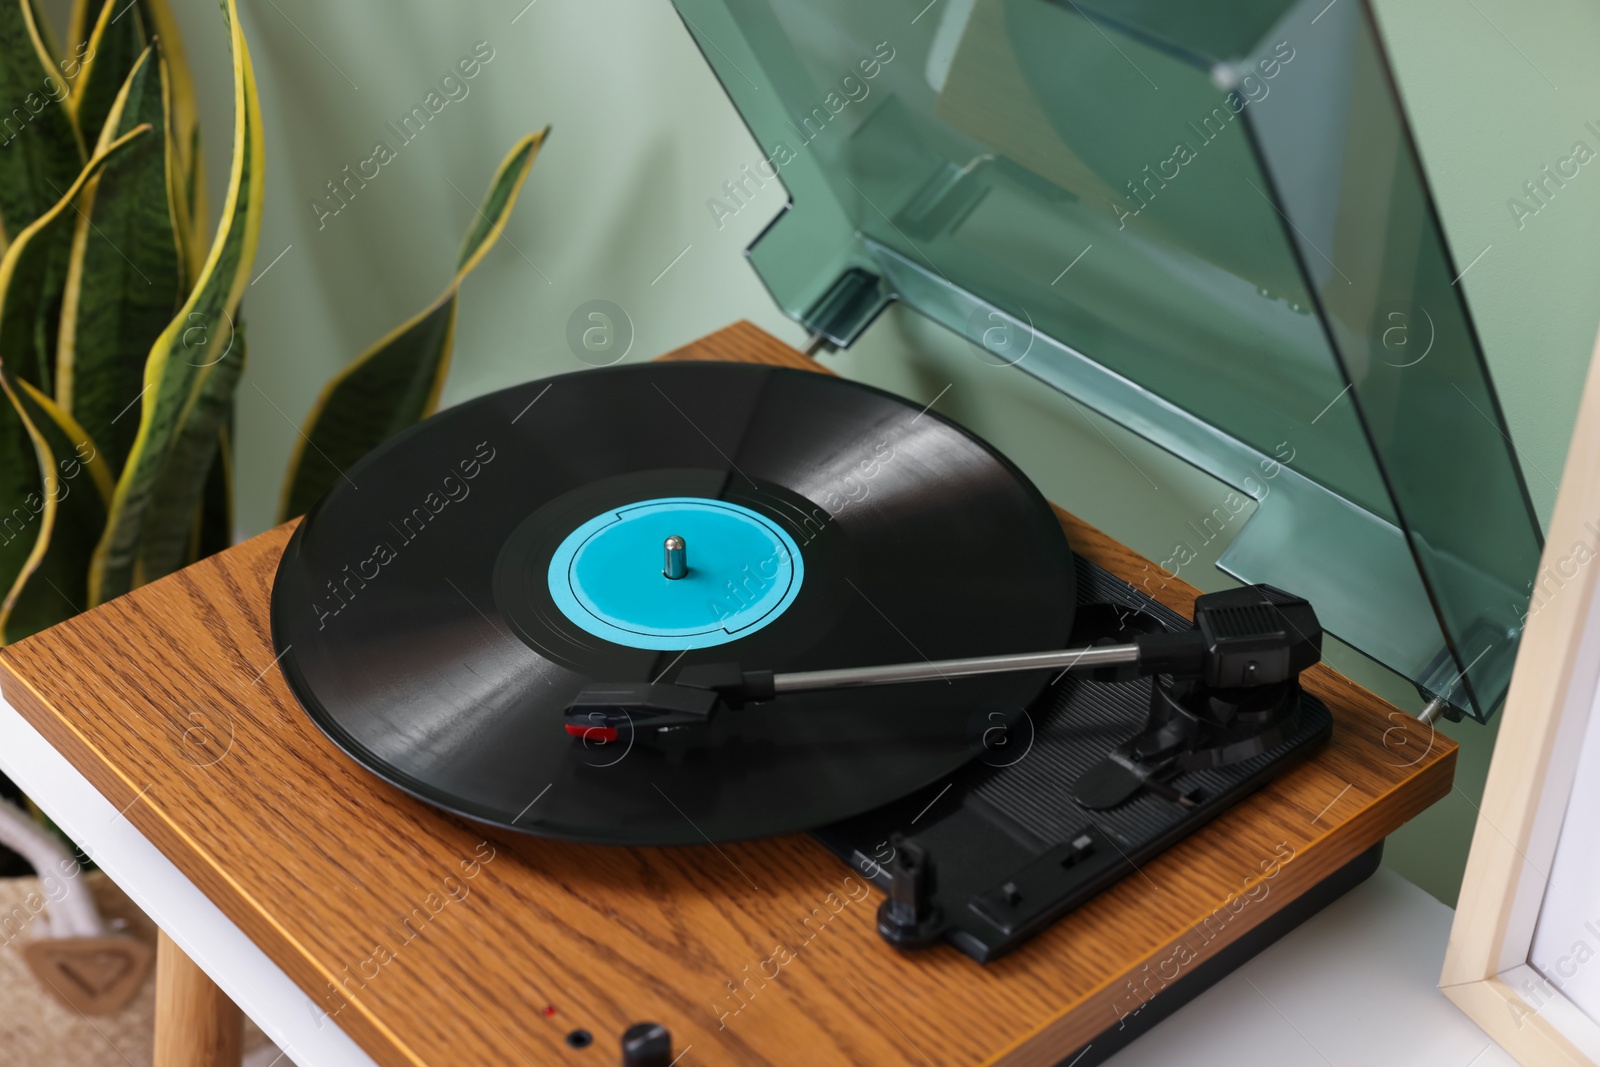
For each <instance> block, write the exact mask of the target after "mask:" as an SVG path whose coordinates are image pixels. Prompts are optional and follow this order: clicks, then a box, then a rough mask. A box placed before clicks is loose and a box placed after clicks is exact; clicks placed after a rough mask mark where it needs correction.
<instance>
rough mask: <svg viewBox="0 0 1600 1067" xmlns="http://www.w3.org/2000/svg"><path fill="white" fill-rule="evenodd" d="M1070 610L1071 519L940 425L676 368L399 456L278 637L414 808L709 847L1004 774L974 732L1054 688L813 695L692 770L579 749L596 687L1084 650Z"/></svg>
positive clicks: (413, 437)
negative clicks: (669, 567) (1075, 644)
mask: <svg viewBox="0 0 1600 1067" xmlns="http://www.w3.org/2000/svg"><path fill="white" fill-rule="evenodd" d="M666 536H678V537H681V538H682V540H683V542H684V543H685V545H686V548H685V553H686V556H687V571H686V573H685V575H684V577H683V578H682V579H679V580H672V579H669V578H667V577H666V575H665V574H664V573H663V566H664V556H663V545H664V538H665V537H666ZM1073 591H1074V590H1073V566H1072V559H1071V554H1070V552H1069V550H1068V548H1067V543H1066V539H1065V537H1064V536H1063V534H1062V531H1061V528H1060V526H1059V525H1058V524H1057V522H1056V520H1055V518H1054V516H1053V514H1052V512H1051V510H1050V507H1049V505H1048V504H1046V503H1045V501H1044V499H1043V498H1042V497H1041V496H1040V495H1039V493H1038V491H1037V490H1035V489H1034V487H1033V486H1032V485H1031V484H1030V483H1029V482H1028V481H1027V479H1026V478H1024V477H1023V476H1022V474H1021V473H1020V472H1018V471H1017V470H1016V468H1014V467H1013V466H1012V465H1011V464H1010V463H1009V462H1008V461H1007V460H1006V459H1005V458H1004V457H1002V456H1001V455H999V454H998V453H997V452H995V451H994V450H993V449H991V448H990V447H988V446H987V445H986V444H984V443H983V442H982V441H979V440H978V439H976V438H975V437H973V436H971V435H970V434H968V433H966V432H965V431H964V430H961V429H960V428H958V427H956V426H954V425H953V424H951V423H949V422H946V421H945V420H944V419H942V418H940V417H939V416H938V415H936V414H934V413H933V412H929V411H919V409H918V408H917V407H915V406H913V405H910V404H908V403H906V402H905V401H903V400H901V399H899V398H898V397H895V396H892V395H891V394H888V393H884V392H880V391H878V390H875V389H871V388H867V387H864V386H860V385H856V384H853V383H850V382H846V381H844V380H842V379H839V378H836V377H832V376H830V375H826V374H819V373H812V372H806V371H799V370H789V369H780V368H773V367H763V366H755V365H746V364H723V363H654V364H643V365H636V366H623V367H614V368H608V369H604V370H592V371H582V372H579V373H576V374H569V375H565V376H562V377H557V378H552V379H548V380H545V381H540V382H532V383H529V384H527V385H523V386H518V387H516V388H512V389H507V390H504V391H502V392H499V393H494V394H492V395H489V396H486V397H482V398H479V399H477V400H474V401H471V402H469V403H465V404H461V405H459V406H457V407H454V408H451V409H449V410H448V411H445V412H442V413H441V414H439V415H436V416H434V417H433V418H431V419H428V420H427V421H426V422H424V423H422V424H421V425H419V426H417V427H414V428H413V429H411V430H409V431H407V432H405V433H402V434H400V435H399V436H397V437H395V438H394V439H392V440H391V441H389V442H387V443H386V444H384V445H383V446H382V447H381V448H379V449H377V450H376V451H374V452H373V453H372V454H371V455H369V456H367V457H366V458H365V459H363V460H362V461H361V462H360V463H358V464H356V465H355V466H354V467H352V468H351V469H350V470H348V471H346V472H345V475H344V477H342V478H341V479H340V481H339V483H338V484H337V485H336V486H335V487H334V488H333V490H332V491H331V492H330V493H329V494H328V496H327V497H326V498H325V499H324V500H323V501H321V503H319V504H318V505H317V506H316V507H315V508H313V509H312V511H311V513H310V514H309V515H308V516H306V518H305V519H304V520H303V521H302V522H301V524H300V526H299V528H298V529H297V530H296V531H295V534H294V536H293V538H292V539H291V540H290V542H289V546H288V549H287V551H286V552H285V554H284V557H283V561H282V563H281V564H280V566H279V570H278V575H277V580H276V583H275V585H274V587H273V594H272V628H273V638H274V641H275V642H276V644H277V647H278V650H279V652H280V654H281V662H282V666H283V670H284V673H285V674H286V676H287V677H288V679H289V682H290V685H291V686H292V688H293V689H294V691H295V693H296V695H297V696H298V697H299V699H300V702H301V703H302V704H303V705H304V707H305V708H306V710H307V712H308V713H309V714H310V715H311V717H312V719H313V720H314V721H315V722H316V723H317V725H318V726H319V727H320V728H321V729H322V730H324V731H325V732H326V733H327V734H328V736H329V737H330V738H332V739H333V740H334V741H335V743H337V744H338V745H339V746H340V747H341V748H343V749H344V750H345V751H346V752H347V753H349V754H350V755H351V756H353V757H354V758H355V759H356V760H358V761H360V762H361V763H362V764H364V765H365V766H366V767H367V768H369V769H370V770H372V771H373V772H374V773H376V774H378V775H380V776H381V777H383V778H384V779H386V780H388V781H389V782H391V783H393V784H394V785H396V786H399V787H400V788H402V789H404V790H407V791H408V792H410V793H413V794H415V795H416V796H418V797H420V798H422V799H424V800H426V801H429V802H430V803H433V804H436V805H438V806H439V807H442V808H445V809H447V810H450V811H453V812H457V813H459V814H462V815H465V816H468V817H470V818H473V819H477V820H482V821H484V822H488V823H492V824H496V825H499V826H504V827H510V828H514V829H517V830H523V831H528V832H531V833H536V834H542V835H546V836H550V837H560V838H568V839H575V840H582V841H592V842H606V843H615V844H651V845H660V844H690V843H696V842H704V841H707V840H710V841H725V840H733V839H739V838H747V837H756V836H762V835H767V834H775V833H783V832H788V831H794V830H801V829H806V828H810V827H815V826H819V825H822V824H825V823H829V822H833V821H835V820H838V819H841V818H844V817H846V816H849V815H852V814H856V813H859V812H862V811H866V810H869V809H871V808H875V807H878V806H880V805H882V804H884V803H886V802H888V801H890V800H893V799H895V798H897V797H900V796H903V795H905V794H906V793H909V792H911V791H912V790H914V789H917V788H919V787H921V786H924V785H927V784H929V783H931V782H934V781H936V780H938V779H939V778H941V777H942V776H945V775H948V774H949V773H950V772H951V771H953V770H955V769H956V768H957V767H959V766H960V765H961V764H963V763H965V762H966V761H967V760H969V759H970V758H972V757H973V756H974V755H976V754H978V753H979V752H980V751H981V750H982V745H983V743H984V739H983V737H982V731H981V729H980V730H977V731H975V730H974V725H973V724H974V722H975V721H976V720H974V718H973V712H974V710H975V709H977V708H980V707H982V706H985V705H988V704H992V703H994V702H997V701H998V702H1002V703H1006V702H1009V703H1012V704H1022V705H1025V704H1027V703H1028V702H1029V701H1030V700H1031V699H1032V698H1033V697H1035V696H1036V695H1037V694H1038V692H1039V691H1040V689H1041V688H1042V686H1043V685H1044V683H1045V682H1046V681H1047V678H1046V677H1045V676H1043V675H1039V674H1032V675H1018V676H1005V675H998V676H990V677H986V678H972V679H961V680H955V681H946V682H932V683H921V684H916V685H907V686H898V687H893V688H875V689H857V690H841V691H835V692H831V693H818V694H797V695H792V696H786V697H782V698H780V699H777V700H774V701H771V702H768V703H765V704H759V705H754V706H751V707H747V708H744V709H739V710H729V711H726V712H723V713H721V714H719V716H718V717H717V719H716V720H715V721H714V722H713V724H712V726H711V728H710V731H709V733H708V735H707V736H706V737H705V738H704V743H703V744H697V745H694V746H692V747H690V748H688V749H687V750H683V751H666V750H663V749H660V748H657V747H652V746H649V745H644V744H632V743H627V744H625V743H624V742H623V741H620V740H619V741H616V742H612V743H609V744H605V743H600V742H598V741H593V740H587V741H586V740H584V739H579V738H573V737H569V736H568V734H567V733H566V731H565V729H564V723H565V720H564V717H563V711H564V709H565V708H566V707H567V705H568V704H569V703H570V702H571V700H572V699H573V698H574V697H575V696H576V695H577V694H578V692H579V691H580V690H581V689H582V688H583V687H584V686H585V685H588V684H590V683H592V682H636V681H656V680H661V681H667V682H670V681H671V680H672V679H673V678H674V677H675V676H676V673H677V672H678V671H680V670H682V669H683V668H684V667H686V666H689V665H691V664H698V663H716V662H724V661H737V662H738V663H740V664H741V665H742V666H743V667H744V668H745V669H747V670H756V669H770V670H776V671H788V670H814V669H823V668H830V667H846V666H858V665H867V664H878V663H896V662H903V661H907V660H921V659H940V658H947V657H956V656H978V655H987V654H997V653H1003V652H1019V651H1036V650H1042V649H1049V648H1059V647H1062V646H1063V645H1064V643H1065V641H1066V639H1067V636H1068V634H1069V632H1070V630H1071V625H1072V605H1073V602H1074V601H1073Z"/></svg>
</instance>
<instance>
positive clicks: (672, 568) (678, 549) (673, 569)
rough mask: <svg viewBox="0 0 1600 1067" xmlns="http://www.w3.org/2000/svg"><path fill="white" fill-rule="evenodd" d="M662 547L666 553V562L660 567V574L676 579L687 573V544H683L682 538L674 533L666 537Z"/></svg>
mask: <svg viewBox="0 0 1600 1067" xmlns="http://www.w3.org/2000/svg"><path fill="white" fill-rule="evenodd" d="M662 548H663V549H664V550H665V553H666V562H665V563H664V564H662V567H661V573H662V574H664V575H665V576H667V577H668V578H671V579H672V580H673V581H677V580H678V579H679V578H682V577H683V576H684V575H686V574H688V573H689V546H688V545H686V544H684V542H683V538H681V537H678V536H677V535H676V534H674V535H673V536H672V537H669V538H667V540H666V542H665V543H664V544H663V545H662Z"/></svg>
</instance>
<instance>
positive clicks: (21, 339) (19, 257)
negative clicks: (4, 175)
mask: <svg viewBox="0 0 1600 1067" xmlns="http://www.w3.org/2000/svg"><path fill="white" fill-rule="evenodd" d="M149 134H150V127H148V126H138V127H135V128H134V129H132V130H130V131H129V132H128V133H126V134H124V135H123V136H121V137H119V138H118V139H116V140H115V141H112V142H111V143H110V144H108V145H106V146H105V148H103V149H101V150H100V151H98V152H96V153H95V155H94V158H92V159H90V160H89V165H88V166H87V167H85V168H84V169H83V173H81V174H79V175H78V177H77V180H75V181H73V182H72V183H71V184H69V185H68V186H67V188H66V189H65V190H63V192H64V194H65V195H63V196H62V197H61V198H60V199H59V200H58V201H56V202H55V204H54V205H52V206H51V207H50V208H49V210H47V211H46V212H45V213H44V214H42V215H40V216H39V217H38V218H36V219H34V220H33V222H32V223H30V224H29V225H28V227H27V228H26V229H24V230H23V231H22V232H21V233H19V234H17V236H16V239H15V240H13V241H12V242H11V246H10V247H9V248H7V249H6V254H5V258H3V259H0V364H3V365H5V367H6V368H7V369H8V370H10V372H11V373H12V374H14V375H16V376H17V377H19V378H21V379H23V380H24V381H27V382H30V383H31V384H33V385H35V386H37V387H38V388H39V389H40V390H41V391H43V392H46V393H48V392H49V391H50V389H51V379H52V377H53V376H54V368H53V366H52V359H51V357H52V355H53V353H54V351H55V334H56V322H57V321H58V320H59V319H60V315H61V299H62V293H63V290H64V289H65V287H66V274H67V261H68V258H69V255H70V252H71V244H72V234H73V230H74V228H75V222H76V220H77V218H78V214H77V204H76V203H75V201H76V199H77V197H78V195H79V194H80V193H81V192H82V191H83V188H84V186H86V185H87V184H88V183H89V182H91V181H93V180H94V178H95V176H96V175H98V174H99V173H100V170H101V168H102V167H104V166H105V165H106V163H107V162H109V161H111V160H112V159H114V158H116V157H118V156H119V155H121V154H122V153H123V152H125V151H126V150H127V149H128V147H129V146H130V145H132V144H135V143H137V142H138V141H139V140H141V139H142V138H145V137H147V136H148V135H149ZM3 154H4V151H3V150H0V155H3Z"/></svg>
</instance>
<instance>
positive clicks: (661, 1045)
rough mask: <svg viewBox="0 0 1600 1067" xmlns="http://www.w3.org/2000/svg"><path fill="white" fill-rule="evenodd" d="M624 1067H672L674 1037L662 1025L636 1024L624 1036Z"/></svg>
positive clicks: (624, 1032)
mask: <svg viewBox="0 0 1600 1067" xmlns="http://www.w3.org/2000/svg"><path fill="white" fill-rule="evenodd" d="M622 1067H672V1035H671V1034H670V1033H668V1032H667V1028H666V1027H665V1026H662V1025H661V1024H660V1023H635V1024H634V1025H632V1026H630V1027H628V1029H627V1030H625V1031H623V1034H622Z"/></svg>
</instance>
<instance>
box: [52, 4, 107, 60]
mask: <svg viewBox="0 0 1600 1067" xmlns="http://www.w3.org/2000/svg"><path fill="white" fill-rule="evenodd" d="M105 6H106V2H105V0H72V13H71V14H70V15H69V16H68V17H67V55H68V56H69V57H74V58H76V59H78V60H80V61H81V60H82V59H83V57H84V56H85V55H86V54H87V53H88V50H89V35H90V34H91V33H93V32H94V24H95V23H96V22H97V21H99V19H100V9H101V8H103V7H105ZM62 73H64V74H66V75H67V76H68V77H77V72H76V71H74V70H72V69H71V68H68V69H67V70H65V71H63V72H62Z"/></svg>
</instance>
